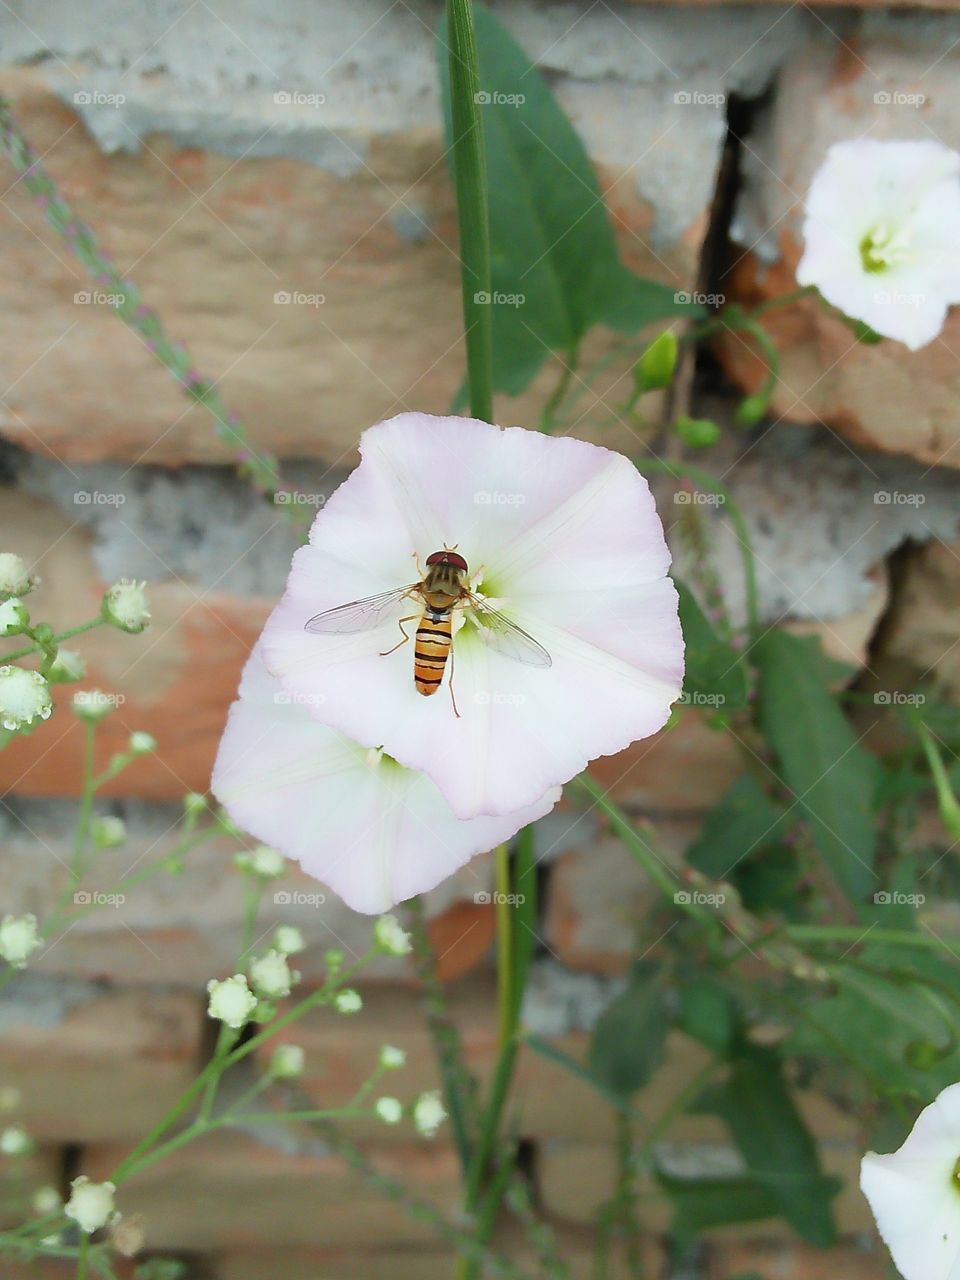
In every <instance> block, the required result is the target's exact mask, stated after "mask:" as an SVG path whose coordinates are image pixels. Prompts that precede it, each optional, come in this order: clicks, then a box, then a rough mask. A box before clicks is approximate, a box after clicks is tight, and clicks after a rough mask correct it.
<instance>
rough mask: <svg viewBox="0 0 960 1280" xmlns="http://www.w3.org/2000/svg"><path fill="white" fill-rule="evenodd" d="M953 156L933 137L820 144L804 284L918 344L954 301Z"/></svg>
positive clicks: (958, 270)
mask: <svg viewBox="0 0 960 1280" xmlns="http://www.w3.org/2000/svg"><path fill="white" fill-rule="evenodd" d="M958 177H960V154H958V153H957V152H956V151H952V150H950V148H949V147H945V146H943V144H942V143H940V142H935V141H933V140H932V139H922V140H917V141H910V142H900V141H894V142H890V141H888V142H881V141H879V140H877V139H873V138H859V139H855V140H852V141H848V142H838V143H835V144H834V146H832V147H831V148H830V150H829V151H828V152H827V156H826V159H825V160H824V162H823V164H822V165H821V166H820V168H819V169H818V171H817V173H816V175H815V176H814V179H813V182H812V183H811V186H810V191H809V193H808V195H807V199H806V205H805V214H806V218H805V221H804V224H803V239H804V251H803V257H802V258H801V260H800V263H799V265H798V267H797V280H798V282H799V283H800V284H802V285H815V286H816V287H817V288H818V289H819V291H820V293H821V294H822V295H823V296H824V298H826V300H827V301H828V302H830V303H832V304H833V305H834V306H835V307H839V308H840V310H841V311H843V312H845V313H846V314H847V315H848V316H852V317H853V318H854V319H856V320H862V321H863V322H864V323H865V324H867V325H869V326H870V328H871V329H874V330H876V332H877V333H880V334H883V336H884V337H887V338H896V339H897V340H899V341H900V342H903V343H905V344H906V346H908V347H909V348H910V350H911V351H916V350H917V349H918V348H920V347H923V346H926V344H927V343H928V342H932V341H933V339H934V338H935V337H936V336H937V334H938V333H939V332H940V330H941V329H942V328H943V323H944V320H945V319H946V314H947V308H948V307H949V306H950V305H951V304H953V303H955V302H960V182H958Z"/></svg>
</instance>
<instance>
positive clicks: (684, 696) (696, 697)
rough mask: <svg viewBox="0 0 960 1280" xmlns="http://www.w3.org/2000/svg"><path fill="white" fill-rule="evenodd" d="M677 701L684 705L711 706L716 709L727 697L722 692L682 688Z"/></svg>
mask: <svg viewBox="0 0 960 1280" xmlns="http://www.w3.org/2000/svg"><path fill="white" fill-rule="evenodd" d="M677 701H678V702H679V703H682V704H683V705H684V706H685V707H712V708H713V709H714V710H715V711H716V710H717V709H719V708H720V707H722V706H723V705H724V704H725V703H726V701H727V699H726V697H725V696H724V694H722V693H704V692H703V691H702V690H701V689H693V690H691V691H690V692H688V691H687V690H686V689H684V691H683V693H681V695H680V697H679V698H678V699H677Z"/></svg>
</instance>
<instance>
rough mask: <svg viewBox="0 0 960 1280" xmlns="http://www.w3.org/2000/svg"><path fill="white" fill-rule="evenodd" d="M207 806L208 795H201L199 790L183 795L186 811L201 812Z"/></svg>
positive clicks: (184, 809)
mask: <svg viewBox="0 0 960 1280" xmlns="http://www.w3.org/2000/svg"><path fill="white" fill-rule="evenodd" d="M206 807H207V797H206V796H204V795H201V794H200V792H199V791H188V792H187V794H186V795H185V796H184V797H183V811H184V813H191V814H199V813H203V811H204V810H205V809H206Z"/></svg>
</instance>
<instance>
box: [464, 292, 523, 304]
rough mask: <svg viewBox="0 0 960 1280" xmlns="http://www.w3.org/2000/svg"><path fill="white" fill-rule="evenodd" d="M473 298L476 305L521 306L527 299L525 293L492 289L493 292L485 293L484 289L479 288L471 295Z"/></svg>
mask: <svg viewBox="0 0 960 1280" xmlns="http://www.w3.org/2000/svg"><path fill="white" fill-rule="evenodd" d="M473 300H474V302H475V303H476V305H477V306H478V307H522V306H523V304H524V303H525V302H526V300H527V295H526V294H525V293H502V292H500V291H498V290H494V292H493V293H487V291H486V290H485V289H480V290H479V291H478V292H477V293H475V294H474V295H473Z"/></svg>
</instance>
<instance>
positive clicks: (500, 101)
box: [473, 89, 527, 107]
mask: <svg viewBox="0 0 960 1280" xmlns="http://www.w3.org/2000/svg"><path fill="white" fill-rule="evenodd" d="M473 100H474V102H475V103H476V104H477V106H478V107H522V106H523V104H524V103H525V102H526V100H527V95H526V94H525V93H499V92H497V91H496V90H494V92H493V93H490V92H488V90H486V89H481V90H480V91H479V92H478V93H475V94H474V95H473Z"/></svg>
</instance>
